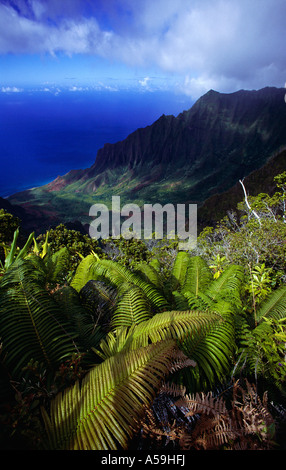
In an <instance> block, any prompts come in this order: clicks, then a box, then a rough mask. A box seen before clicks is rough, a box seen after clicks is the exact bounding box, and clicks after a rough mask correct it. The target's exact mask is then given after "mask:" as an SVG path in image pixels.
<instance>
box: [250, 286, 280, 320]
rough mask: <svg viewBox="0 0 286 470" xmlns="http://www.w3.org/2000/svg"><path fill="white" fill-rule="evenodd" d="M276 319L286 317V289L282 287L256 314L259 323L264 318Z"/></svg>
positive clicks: (270, 296) (268, 298)
mask: <svg viewBox="0 0 286 470" xmlns="http://www.w3.org/2000/svg"><path fill="white" fill-rule="evenodd" d="M265 317H267V318H274V319H277V320H280V319H281V318H285V317H286V287H285V286H282V287H280V288H279V289H277V290H276V291H274V292H272V293H271V294H269V295H268V297H267V299H266V300H264V302H263V303H262V304H261V306H260V308H259V309H258V311H257V312H256V320H257V322H258V323H259V322H261V321H263V318H265Z"/></svg>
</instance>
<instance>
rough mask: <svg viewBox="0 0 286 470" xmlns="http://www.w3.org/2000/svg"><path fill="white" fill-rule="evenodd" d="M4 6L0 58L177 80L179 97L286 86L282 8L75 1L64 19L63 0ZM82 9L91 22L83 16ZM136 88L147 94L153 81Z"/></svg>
mask: <svg viewBox="0 0 286 470" xmlns="http://www.w3.org/2000/svg"><path fill="white" fill-rule="evenodd" d="M6 3H7V4H6V5H4V4H1V5H0V54H1V53H2V54H5V53H33V54H35V53H40V54H42V53H49V54H51V55H54V56H56V55H57V54H58V53H59V52H63V53H65V54H67V55H68V56H72V55H73V54H87V55H91V56H92V55H99V56H101V57H104V58H107V59H109V60H110V61H111V63H112V62H114V63H119V62H123V63H124V64H126V65H127V66H130V67H135V68H137V69H138V68H140V67H142V68H143V69H144V70H145V71H147V72H144V73H151V72H150V70H149V71H148V69H151V70H157V72H158V74H161V73H162V72H163V73H164V75H166V74H167V75H169V76H172V75H174V74H175V75H179V74H180V75H181V77H182V78H181V85H180V86H181V89H182V90H184V92H186V93H189V94H192V95H196V94H198V93H200V90H202V91H203V90H206V91H207V90H208V89H210V88H213V89H217V90H218V91H227V90H228V89H232V90H235V89H238V88H249V87H253V88H258V87H262V86H266V85H274V86H283V84H284V82H285V77H286V55H285V50H284V49H285V48H284V44H285V25H284V19H285V17H286V2H285V0H253V1H252V2H249V1H248V0H240V1H239V2H230V1H229V0H192V1H188V2H186V0H177V1H176V2H175V1H174V0H156V1H154V0H138V1H136V2H134V0H109V1H108V2H105V1H100V0H98V2H96V5H95V4H94V2H93V1H87V2H80V1H78V0H70V1H69V3H68V5H69V9H68V14H67V15H66V16H65V11H64V5H63V3H62V2H58V0H47V1H45V2H44V1H41V0H29V2H24V1H22V0H15V2H13V3H16V4H17V6H18V10H16V9H13V8H12V7H11V5H10V4H9V2H8V1H7V2H6ZM84 4H88V6H89V7H90V8H91V11H93V12H94V14H93V16H89V17H87V16H84V15H83V14H79V12H82V11H83V10H80V8H84ZM92 8H93V10H92ZM100 9H101V10H102V11H103V12H104V14H105V15H106V16H107V17H108V18H109V27H108V28H107V27H104V26H103V25H102V23H101V22H100V17H99V16H97V10H100ZM28 10H29V11H30V15H29V14H28ZM19 11H22V12H23V14H22V15H21V14H20V13H19ZM31 12H32V13H31ZM75 12H77V14H75ZM120 12H121V13H120ZM122 12H124V14H122ZM49 15H51V18H52V20H53V21H49V22H48V21H46V20H47V18H50V17H49ZM103 16H104V15H103ZM59 18H61V19H59ZM63 18H65V19H63ZM56 22H57V24H56ZM115 70H116V67H115ZM139 84H140V86H141V87H144V88H147V87H148V85H149V84H150V82H149V77H148V76H146V77H145V78H144V79H142V80H139ZM231 87H232V88H231Z"/></svg>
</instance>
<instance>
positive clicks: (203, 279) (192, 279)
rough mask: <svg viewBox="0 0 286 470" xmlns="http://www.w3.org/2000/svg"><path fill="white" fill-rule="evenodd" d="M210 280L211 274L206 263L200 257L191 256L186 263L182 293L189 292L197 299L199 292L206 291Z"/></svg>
mask: <svg viewBox="0 0 286 470" xmlns="http://www.w3.org/2000/svg"><path fill="white" fill-rule="evenodd" d="M211 280H212V277H211V272H210V269H209V267H208V265H207V263H206V261H205V260H204V259H203V258H201V257H200V256H193V257H192V258H191V259H190V261H189V263H188V267H187V272H186V277H185V282H184V284H183V286H182V292H183V293H185V292H190V293H191V294H193V295H194V297H197V296H198V294H199V293H200V292H203V291H205V290H206V288H207V287H208V285H209V283H210V282H211Z"/></svg>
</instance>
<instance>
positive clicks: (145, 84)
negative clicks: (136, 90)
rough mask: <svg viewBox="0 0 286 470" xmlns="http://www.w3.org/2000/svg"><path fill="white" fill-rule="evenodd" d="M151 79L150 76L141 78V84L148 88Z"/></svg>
mask: <svg viewBox="0 0 286 470" xmlns="http://www.w3.org/2000/svg"><path fill="white" fill-rule="evenodd" d="M149 81H150V77H145V78H144V79H143V80H139V83H140V85H142V87H144V88H148V82H149Z"/></svg>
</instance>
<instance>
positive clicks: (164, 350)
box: [42, 341, 177, 450]
mask: <svg viewBox="0 0 286 470" xmlns="http://www.w3.org/2000/svg"><path fill="white" fill-rule="evenodd" d="M176 353H177V349H176V348H175V344H174V342H173V341H166V342H160V343H157V344H153V345H150V346H148V347H147V348H139V349H137V350H135V351H128V352H126V353H125V352H123V353H120V354H117V355H116V356H112V357H110V358H109V359H107V360H106V361H104V362H103V363H102V364H99V365H98V366H96V367H94V368H93V369H92V370H91V371H90V372H89V373H88V374H87V375H86V377H85V378H84V379H83V381H82V383H81V384H80V383H79V382H77V383H76V384H75V385H74V386H73V387H71V388H70V389H67V390H65V391H64V392H63V393H61V394H59V395H58V396H57V397H56V398H55V400H53V401H52V403H51V411H50V416H49V415H48V413H47V411H46V410H45V409H42V415H43V419H44V422H45V427H46V430H47V434H48V438H49V448H50V449H63V450H116V449H118V448H123V449H127V447H128V441H129V439H130V438H131V437H132V428H134V426H135V423H136V420H138V419H140V417H142V414H143V411H144V408H143V406H144V405H146V404H149V403H151V401H152V400H153V399H154V397H155V393H156V390H157V389H158V388H159V387H160V385H161V382H162V380H163V379H164V377H165V376H166V375H167V374H168V373H169V371H170V369H171V366H172V362H173V361H174V359H175V358H176Z"/></svg>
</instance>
